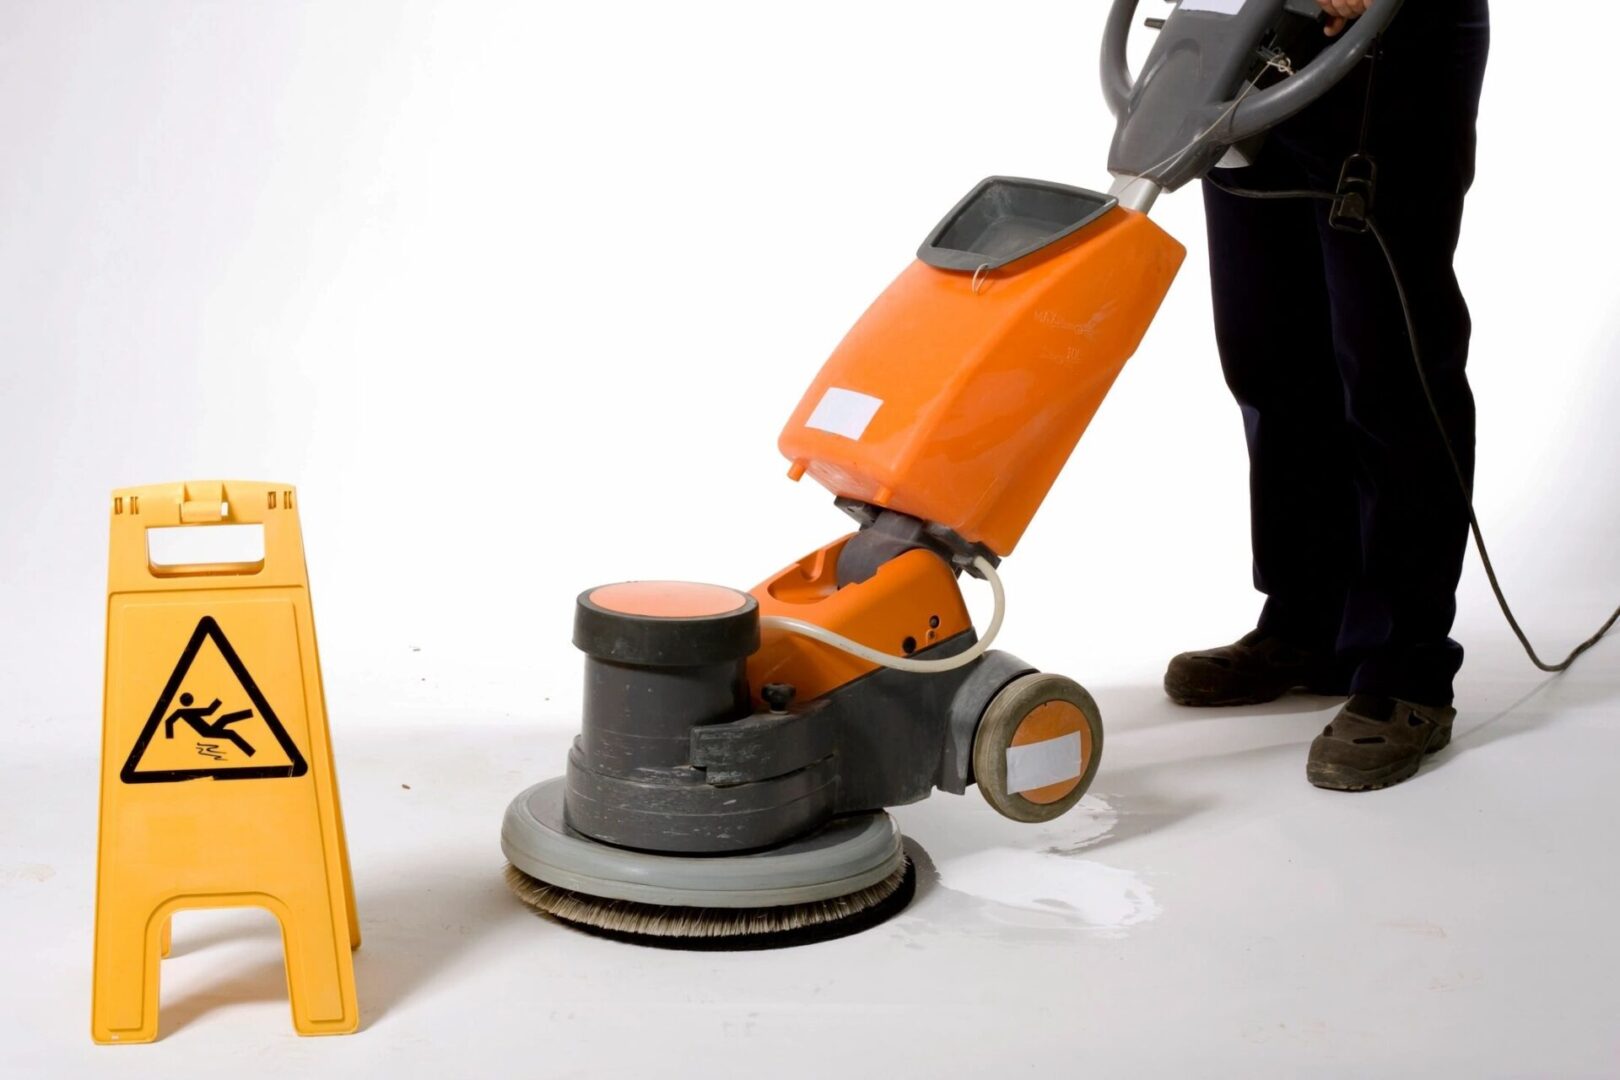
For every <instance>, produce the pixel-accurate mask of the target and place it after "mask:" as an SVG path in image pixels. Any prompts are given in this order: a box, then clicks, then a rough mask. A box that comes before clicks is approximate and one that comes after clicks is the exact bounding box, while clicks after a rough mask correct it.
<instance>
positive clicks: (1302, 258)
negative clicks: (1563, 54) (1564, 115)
mask: <svg viewBox="0 0 1620 1080" xmlns="http://www.w3.org/2000/svg"><path fill="white" fill-rule="evenodd" d="M1488 41H1489V30H1488V16H1487V13H1486V5H1485V3H1484V0H1427V2H1426V3H1425V4H1418V5H1408V10H1403V12H1402V14H1401V16H1400V17H1399V18H1398V19H1397V22H1396V24H1395V27H1394V28H1393V29H1392V30H1391V32H1390V37H1389V40H1388V42H1387V43H1386V48H1385V52H1384V56H1383V58H1382V59H1381V60H1380V61H1379V65H1378V73H1377V88H1376V96H1375V98H1374V107H1373V118H1372V120H1373V122H1372V125H1371V142H1370V147H1369V148H1370V151H1371V153H1372V155H1373V156H1374V158H1375V159H1376V160H1377V162H1378V167H1379V190H1378V196H1377V204H1376V216H1377V218H1378V220H1379V222H1380V223H1381V227H1382V229H1383V230H1384V232H1385V233H1386V235H1387V236H1388V238H1389V240H1390V243H1391V246H1392V248H1393V249H1394V253H1395V258H1396V261H1397V264H1398V265H1399V267H1400V270H1401V273H1402V276H1403V278H1404V279H1405V281H1406V283H1407V286H1408V289H1409V291H1410V299H1411V303H1412V308H1413V317H1414V320H1415V322H1416V324H1417V329H1418V340H1419V344H1420V347H1421V350H1422V353H1423V361H1424V365H1425V368H1426V370H1427V372H1428V375H1429V381H1430V385H1431V389H1432V390H1433V392H1434V395H1435V398H1436V402H1437V405H1438V406H1439V410H1440V413H1441V416H1442V419H1443V421H1444V423H1445V425H1446V430H1447V433H1448V434H1449V436H1450V438H1451V441H1452V444H1453V446H1454V448H1455V450H1456V452H1457V455H1458V458H1459V461H1460V464H1461V465H1462V468H1463V471H1464V474H1465V476H1466V477H1467V478H1468V479H1469V480H1470V482H1471V478H1472V472H1473V442H1474V407H1473V398H1472V395H1471V393H1470V391H1469V388H1468V380H1467V376H1466V373H1465V366H1466V363H1467V356H1468V339H1469V333H1470V324H1469V319H1468V309H1467V305H1466V304H1465V303H1464V302H1463V298H1462V294H1461V292H1460V290H1459V289H1458V287H1457V281H1456V276H1455V274H1454V273H1453V271H1452V256H1453V253H1454V252H1455V249H1456V245H1457V237H1458V234H1459V231H1460V228H1461V222H1462V209H1463V199H1464V196H1465V195H1466V193H1467V190H1468V187H1469V185H1470V183H1471V182H1472V179H1473V161H1474V120H1475V116H1476V114H1477V111H1478V104H1479V93H1480V86H1481V83H1482V80H1483V75H1484V67H1485V57H1486V53H1487V51H1488ZM1365 78H1366V72H1365V69H1364V70H1363V71H1362V73H1361V74H1360V75H1359V76H1358V77H1356V78H1354V79H1351V80H1347V81H1346V82H1345V83H1344V84H1342V85H1341V86H1340V87H1339V88H1338V89H1337V90H1335V91H1334V92H1333V93H1331V94H1330V95H1328V96H1327V97H1326V98H1324V99H1322V100H1321V101H1319V102H1318V103H1317V104H1316V105H1314V106H1312V107H1311V108H1310V109H1308V110H1306V111H1305V112H1304V113H1302V114H1300V116H1298V117H1296V118H1295V119H1294V120H1292V121H1290V122H1289V123H1288V124H1286V125H1284V127H1283V128H1281V129H1279V130H1278V131H1277V132H1276V133H1274V135H1273V137H1272V139H1271V141H1270V145H1268V147H1267V148H1266V151H1265V155H1264V157H1265V161H1264V167H1263V168H1262V169H1261V170H1259V171H1257V172H1255V173H1254V174H1252V176H1251V175H1250V174H1244V173H1239V174H1234V175H1233V176H1232V179H1234V180H1235V181H1236V182H1238V183H1241V184H1243V185H1244V186H1256V187H1259V186H1269V187H1278V186H1298V185H1297V184H1279V183H1277V180H1276V178H1274V177H1271V176H1266V175H1265V174H1266V172H1267V171H1268V170H1269V171H1271V172H1272V173H1274V174H1280V175H1281V176H1282V177H1284V178H1289V179H1291V178H1294V177H1295V176H1296V175H1298V176H1303V178H1304V180H1305V184H1304V186H1306V187H1310V188H1313V189H1316V190H1322V189H1327V190H1331V189H1332V188H1333V186H1334V185H1335V184H1336V182H1337V179H1338V173H1339V167H1340V165H1341V164H1342V162H1343V160H1344V158H1345V157H1346V156H1348V155H1349V154H1350V153H1351V152H1353V151H1354V150H1355V149H1356V147H1357V145H1358V140H1359V136H1360V131H1361V119H1362V112H1363V107H1364V103H1365V101H1366V95H1365V86H1366V83H1365ZM1261 205H1270V204H1261ZM1306 212H1307V213H1309V214H1310V215H1311V216H1312V219H1313V221H1314V227H1315V232H1316V245H1315V248H1314V251H1312V252H1307V251H1306V250H1305V245H1304V244H1303V243H1302V242H1301V241H1300V240H1299V232H1298V230H1297V229H1296V228H1294V227H1293V226H1291V225H1290V226H1288V227H1286V228H1284V227H1283V226H1282V223H1281V219H1273V218H1266V217H1255V218H1252V219H1249V222H1250V224H1251V225H1252V226H1253V228H1252V229H1251V230H1249V231H1245V230H1243V229H1241V228H1237V227H1236V222H1237V221H1238V219H1237V218H1235V217H1234V216H1233V215H1234V214H1235V213H1237V211H1235V210H1228V209H1226V208H1224V206H1222V205H1221V204H1216V209H1215V210H1214V211H1212V213H1211V224H1210V241H1211V257H1212V262H1213V264H1214V270H1215V275H1216V282H1217V289H1216V305H1217V316H1216V321H1217V326H1221V325H1223V324H1225V325H1237V326H1241V327H1247V329H1246V330H1240V331H1237V332H1235V333H1233V334H1231V335H1223V341H1222V356H1223V362H1224V364H1225V366H1226V368H1227V370H1228V372H1229V373H1230V372H1231V371H1233V370H1234V369H1236V370H1240V371H1244V372H1263V371H1265V370H1267V369H1266V368H1265V367H1264V365H1263V361H1262V360H1260V359H1257V357H1256V356H1255V355H1251V353H1252V351H1253V350H1255V349H1257V348H1260V346H1258V345H1257V344H1255V342H1256V340H1257V338H1258V336H1259V335H1261V334H1262V332H1263V329H1264V328H1265V327H1267V326H1268V325H1276V323H1277V321H1278V319H1279V317H1280V316H1279V308H1281V307H1283V306H1284V305H1291V304H1293V303H1295V302H1297V290H1295V291H1286V292H1283V293H1279V294H1278V297H1280V298H1281V299H1280V300H1279V299H1278V298H1277V297H1272V298H1267V297H1265V296H1263V295H1260V294H1258V293H1255V294H1245V293H1243V292H1241V291H1239V292H1238V293H1235V294H1234V293H1233V292H1232V291H1231V290H1229V289H1225V288H1223V287H1222V286H1221V285H1220V282H1221V281H1222V280H1223V279H1224V278H1228V277H1231V276H1233V275H1235V274H1238V273H1241V272H1243V271H1244V270H1246V269H1249V268H1252V267H1253V266H1254V265H1255V263H1256V262H1262V261H1265V260H1267V259H1273V260H1278V261H1286V262H1287V263H1289V264H1290V265H1289V267H1288V269H1289V270H1291V271H1292V272H1294V273H1297V274H1300V275H1315V274H1318V273H1320V274H1321V275H1322V277H1323V280H1324V281H1325V288H1326V292H1327V296H1328V311H1329V318H1330V326H1331V338H1332V342H1333V346H1332V352H1333V357H1334V361H1335V366H1336V377H1337V381H1338V385H1339V392H1340V394H1341V403H1342V404H1341V408H1340V413H1339V416H1338V417H1337V418H1336V422H1335V424H1334V425H1333V429H1334V430H1335V431H1336V432H1337V433H1338V434H1337V436H1336V437H1337V438H1339V439H1341V440H1342V442H1341V443H1340V445H1339V453H1337V454H1326V453H1323V454H1321V455H1320V460H1319V462H1311V463H1308V464H1305V465H1301V464H1299V463H1297V462H1294V463H1288V462H1284V463H1277V462H1275V461H1273V460H1271V459H1272V458H1273V457H1274V456H1275V455H1276V454H1278V453H1284V452H1285V451H1284V450H1283V449H1281V448H1280V447H1279V446H1277V445H1276V444H1275V443H1268V442H1267V441H1266V440H1265V439H1264V438H1262V439H1260V440H1258V441H1257V440H1255V439H1254V438H1253V437H1252V435H1251V440H1250V451H1251V459H1252V461H1253V463H1254V473H1255V477H1256V487H1257V489H1259V488H1264V489H1265V490H1263V491H1259V492H1258V494H1257V496H1256V501H1255V507H1254V516H1255V522H1256V525H1255V534H1256V538H1257V539H1256V547H1255V556H1256V567H1257V580H1259V581H1260V582H1261V583H1262V584H1261V587H1262V590H1263V591H1265V592H1267V594H1268V605H1267V606H1268V610H1269V609H1270V607H1271V606H1272V605H1271V600H1270V598H1271V597H1273V596H1275V595H1277V594H1276V593H1275V592H1274V588H1275V586H1274V584H1272V583H1273V582H1274V581H1275V580H1276V578H1275V575H1271V574H1268V572H1267V571H1268V568H1269V567H1270V566H1272V565H1282V566H1287V565H1288V561H1289V560H1288V558H1287V557H1286V556H1279V555H1277V554H1276V553H1275V552H1273V551H1268V550H1266V548H1265V546H1264V544H1263V542H1262V540H1261V539H1260V538H1261V537H1262V536H1270V535H1282V534H1285V533H1286V532H1287V530H1288V529H1289V528H1291V527H1293V526H1290V525H1289V524H1288V523H1284V522H1278V521H1276V520H1275V515H1276V514H1278V513H1280V512H1281V513H1286V512H1288V511H1287V509H1286V508H1289V507H1292V506H1297V505H1298V504H1299V501H1300V500H1302V499H1309V498H1310V496H1309V495H1306V494H1302V493H1301V491H1300V490H1299V489H1300V488H1302V487H1307V486H1311V485H1321V486H1323V487H1325V488H1328V489H1337V488H1338V486H1339V485H1340V483H1341V481H1342V478H1343V476H1344V475H1345V473H1344V465H1343V462H1344V461H1345V460H1348V461H1349V462H1350V467H1349V475H1350V476H1351V477H1352V478H1353V487H1354V492H1355V494H1354V499H1353V503H1352V515H1353V520H1352V523H1351V524H1350V525H1349V526H1347V527H1346V535H1347V536H1349V537H1350V538H1351V540H1352V542H1353V544H1354V550H1353V556H1352V560H1351V567H1350V570H1349V572H1348V573H1349V576H1348V588H1347V590H1346V599H1345V602H1344V606H1343V612H1342V615H1343V618H1342V622H1341V625H1340V627H1339V632H1338V635H1337V638H1338V640H1337V647H1338V650H1339V653H1340V655H1341V657H1342V658H1343V659H1344V660H1345V661H1346V663H1347V665H1349V666H1352V667H1353V668H1354V670H1355V674H1354V678H1353V682H1352V687H1353V689H1355V690H1357V691H1359V692H1365V693H1373V694H1379V695H1383V696H1389V697H1399V698H1404V699H1406V700H1410V701H1416V702H1421V703H1425V704H1445V703H1449V702H1450V700H1451V697H1452V680H1453V678H1454V677H1455V675H1456V673H1457V671H1458V669H1459V667H1460V666H1461V663H1462V649H1461V646H1459V645H1458V644H1457V643H1456V642H1454V641H1452V640H1451V639H1450V637H1449V634H1450V630H1451V625H1452V621H1453V619H1454V617H1455V614H1456V588H1457V582H1458V579H1459V577H1460V575H1461V570H1462V562H1463V557H1464V554H1465V552H1466V545H1467V530H1468V523H1467V512H1466V502H1465V500H1464V498H1463V496H1462V493H1461V491H1460V490H1459V487H1458V483H1457V477H1456V475H1455V473H1454V472H1453V470H1452V467H1451V464H1450V461H1449V460H1448V458H1447V455H1446V450H1445V446H1444V444H1443V443H1442V441H1441V440H1440V438H1439V436H1438V434H1437V432H1436V429H1435V426H1434V420H1433V418H1432V417H1431V415H1430V413H1429V410H1428V407H1427V405H1426V404H1425V402H1424V398H1423V393H1422V388H1421V386H1420V385H1419V382H1418V379H1417V374H1416V369H1415V367H1414V365H1413V360H1412V354H1411V348H1410V345H1409V343H1408V341H1407V336H1406V326H1405V321H1404V318H1403V316H1402V312H1401V306H1400V303H1399V301H1398V298H1397V295H1396V292H1395V289H1394V286H1393V284H1392V282H1391V279H1390V274H1389V270H1388V267H1387V266H1386V265H1385V262H1384V259H1383V256H1382V254H1381V253H1380V251H1379V249H1378V247H1377V244H1376V242H1375V241H1374V240H1373V239H1372V238H1371V237H1370V236H1353V235H1349V234H1345V233H1341V232H1337V231H1334V230H1332V229H1331V228H1329V226H1328V225H1327V213H1326V208H1325V205H1324V204H1320V203H1314V204H1311V208H1310V209H1309V210H1307V211H1306ZM1272 227H1275V229H1276V232H1275V233H1270V232H1267V231H1266V230H1267V229H1268V228H1272ZM1279 238H1281V241H1280V240H1279ZM1277 273H1279V271H1273V275H1272V276H1273V277H1275V276H1276V275H1277ZM1310 340H1314V338H1307V339H1306V342H1307V344H1308V343H1309V341H1310ZM1234 391H1237V392H1238V399H1239V403H1240V405H1242V406H1243V408H1244V414H1245V417H1246V419H1247V418H1248V417H1249V416H1250V415H1251V405H1252V400H1251V399H1252V397H1253V392H1249V393H1245V392H1242V391H1239V387H1238V386H1236V385H1235V386H1234ZM1260 393H1262V394H1263V393H1265V391H1260ZM1276 394H1277V395H1278V398H1279V399H1280V400H1284V401H1293V400H1295V398H1294V397H1293V396H1291V395H1285V394H1284V391H1282V390H1278V391H1276ZM1263 420H1264V414H1263V413H1262V423H1263ZM1292 445H1293V446H1295V447H1296V449H1297V448H1298V447H1299V446H1301V445H1303V444H1301V443H1299V442H1298V441H1297V440H1295V441H1294V442H1293V443H1292Z"/></svg>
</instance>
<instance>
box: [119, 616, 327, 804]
mask: <svg viewBox="0 0 1620 1080" xmlns="http://www.w3.org/2000/svg"><path fill="white" fill-rule="evenodd" d="M182 686H190V687H192V688H193V689H195V690H196V691H198V693H193V692H192V691H190V690H187V691H184V692H182V691H181V689H180V688H181V687H182ZM203 693H206V695H207V696H208V697H209V698H211V699H212V700H211V701H209V703H208V704H206V705H199V704H198V703H197V701H198V697H199V696H200V695H201V694H203ZM227 701H228V702H230V703H231V705H232V706H236V705H241V706H242V707H241V708H233V709H232V711H230V712H226V713H223V715H222V714H221V710H222V709H224V708H225V702H227ZM187 730H189V731H191V732H192V733H194V735H195V738H193V739H188V738H187V737H186V732H187ZM176 732H179V735H178V736H177V735H176ZM160 734H161V737H159V736H160ZM233 748H234V750H233ZM236 751H239V752H240V753H239V754H238V753H236ZM199 759H200V760H199ZM308 770H309V764H308V762H307V761H305V759H304V755H303V754H302V753H301V752H300V751H299V749H298V745H297V743H296V742H295V741H294V740H293V737H292V736H291V735H290V734H288V732H287V728H286V726H285V725H284V724H283V723H282V722H281V719H280V718H279V717H277V716H276V712H275V710H274V709H273V708H271V706H270V702H269V701H267V700H266V699H265V696H264V694H263V692H262V691H260V689H259V686H258V683H256V682H254V680H253V676H252V675H251V674H250V673H249V672H248V668H247V665H246V664H245V663H243V661H242V657H241V656H240V655H238V654H237V651H236V649H235V648H233V647H232V645H231V643H230V642H229V641H228V640H226V637H225V632H224V631H223V630H221V629H220V625H219V623H218V621H216V620H215V619H214V618H213V617H212V616H207V615H205V616H203V617H202V619H201V620H199V621H198V623H197V626H196V629H194V630H193V631H192V633H191V636H190V638H189V639H188V640H187V641H186V644H185V647H184V648H183V649H182V650H181V653H180V659H179V662H178V663H176V664H175V666H174V670H173V671H172V672H171V673H170V675H169V677H168V680H167V681H166V683H165V685H164V686H163V689H162V691H161V692H160V693H159V694H158V696H157V703H156V704H155V705H154V706H153V707H152V711H151V712H150V713H149V714H148V715H147V719H146V722H145V724H144V725H142V727H141V729H140V734H139V735H138V736H137V737H136V739H135V744H134V745H133V746H132V747H131V748H130V751H129V755H128V757H127V758H126V759H125V761H124V766H123V768H122V769H120V770H119V774H118V775H119V779H120V780H122V781H123V782H124V783H126V784H162V783H171V782H174V781H180V780H272V779H278V778H291V777H299V776H303V775H305V774H306V773H307V772H308Z"/></svg>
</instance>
